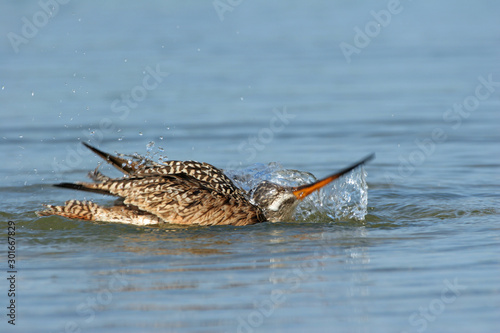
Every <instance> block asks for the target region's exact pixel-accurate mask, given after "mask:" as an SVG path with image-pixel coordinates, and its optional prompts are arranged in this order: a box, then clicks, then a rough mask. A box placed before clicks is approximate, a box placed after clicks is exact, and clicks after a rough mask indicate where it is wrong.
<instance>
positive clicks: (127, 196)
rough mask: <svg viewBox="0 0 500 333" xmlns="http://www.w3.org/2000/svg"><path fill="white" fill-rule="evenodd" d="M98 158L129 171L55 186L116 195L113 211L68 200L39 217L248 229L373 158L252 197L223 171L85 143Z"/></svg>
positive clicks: (280, 216) (279, 217)
mask: <svg viewBox="0 0 500 333" xmlns="http://www.w3.org/2000/svg"><path fill="white" fill-rule="evenodd" d="M84 145H85V146H87V147H88V148H89V149H91V150H92V151H93V152H95V153H96V154H97V155H99V156H101V157H102V158H104V159H105V160H106V161H108V162H109V163H111V164H112V165H113V166H115V167H116V168H117V169H119V170H121V171H122V172H124V173H125V176H124V177H122V178H116V179H114V178H110V177H107V176H104V175H103V174H101V173H100V172H99V171H98V170H97V169H96V170H94V171H93V172H91V173H90V174H89V176H90V178H91V179H93V180H94V181H95V182H94V183H84V182H78V183H61V184H56V185H55V186H58V187H63V188H70V189H77V190H83V191H90V192H96V193H101V194H108V195H113V196H117V197H119V198H121V200H118V202H115V205H114V206H112V207H103V206H100V205H98V204H96V203H93V202H89V201H78V200H70V201H67V202H66V203H65V205H64V206H52V205H46V207H47V209H46V210H44V211H41V212H37V214H38V215H39V216H48V215H61V216H65V217H68V218H75V219H82V220H90V221H104V222H120V223H130V224H136V225H150V224H162V223H175V224H189V225H235V226H240V225H250V224H256V223H260V222H264V221H271V222H276V221H283V220H287V219H291V218H292V216H293V212H294V210H295V207H296V206H297V204H298V203H299V201H300V200H302V199H303V198H305V197H306V196H307V195H309V194H310V193H312V192H313V191H315V190H317V189H319V188H321V187H323V186H324V185H326V184H328V183H329V182H331V181H333V180H334V179H337V178H339V177H340V176H342V175H343V174H345V173H347V172H350V171H351V170H353V169H354V168H356V167H358V166H360V165H361V164H363V163H365V162H367V161H369V160H371V159H372V158H373V157H374V155H373V154H372V155H370V156H368V157H367V158H365V159H363V160H362V161H360V162H358V163H356V164H354V165H352V166H350V167H348V168H345V169H343V170H341V171H340V172H338V173H336V174H333V175H331V176H329V177H326V178H324V179H322V180H319V181H317V182H314V183H312V184H307V185H303V186H298V187H286V186H280V185H277V184H273V183H270V182H262V183H260V184H259V185H258V186H257V188H256V189H255V190H253V191H251V192H250V193H246V192H245V191H244V190H243V189H240V188H238V187H236V185H234V183H233V182H232V181H231V179H229V178H228V177H227V176H226V175H225V174H224V173H223V172H222V171H221V170H220V169H217V168H216V167H214V166H213V165H210V164H208V163H200V162H195V161H167V162H165V163H162V164H160V163H157V162H154V161H151V160H148V159H143V160H140V159H139V158H138V157H134V158H132V159H124V158H122V157H118V156H112V155H110V154H107V153H105V152H103V151H101V150H99V149H97V148H95V147H92V146H90V145H88V144H86V143H84Z"/></svg>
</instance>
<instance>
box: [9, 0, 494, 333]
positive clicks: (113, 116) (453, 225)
mask: <svg viewBox="0 0 500 333" xmlns="http://www.w3.org/2000/svg"><path fill="white" fill-rule="evenodd" d="M221 3H226V2H225V1H222V2H221ZM233 3H237V2H233ZM387 6H388V2H387V1H370V3H366V4H357V3H356V4H355V3H351V2H349V3H347V2H345V3H344V2H328V3H326V2H320V1H312V2H300V1H275V2H273V3H272V4H269V3H268V2H265V1H243V2H240V3H239V4H237V5H236V6H234V5H233V6H231V8H230V9H231V10H227V11H225V12H221V13H219V14H220V15H219V14H218V12H217V11H216V9H215V8H214V5H213V3H212V2H211V1H205V2H203V3H202V2H198V1H188V2H182V4H181V3H179V4H166V3H164V2H163V1H156V2H150V3H148V4H143V3H138V2H127V4H124V3H123V2H120V3H118V2H108V3H106V4H97V3H82V2H68V3H67V4H64V5H62V4H60V5H59V6H58V7H57V9H56V8H55V7H53V6H51V8H52V16H51V17H50V19H47V20H46V21H44V17H46V16H44V14H43V13H44V11H43V9H42V8H41V7H40V4H39V3H38V2H36V1H24V2H12V3H4V4H2V5H0V7H1V10H0V22H1V23H0V27H1V28H2V29H1V30H2V34H1V36H2V44H1V46H0V56H1V59H2V61H1V63H0V89H1V90H0V101H1V112H0V132H1V133H0V141H1V144H0V153H1V156H2V164H1V165H0V179H1V180H2V182H1V184H0V227H1V233H2V235H1V237H2V240H1V241H0V245H1V246H2V249H1V251H0V253H2V259H1V260H0V261H1V262H2V264H1V267H2V272H3V273H2V278H1V279H0V280H1V281H3V282H1V283H0V288H1V290H0V295H1V297H0V305H1V308H2V309H3V311H2V316H1V318H3V319H2V320H1V324H0V325H1V331H2V332H6V331H9V332H10V331H12V332H34V331H43V332H90V331H98V332H141V331H142V332H150V331H161V332H163V331H167V332H304V331H306V330H307V331H311V332H330V331H334V332H495V331H496V330H497V329H498V327H500V289H499V286H500V278H499V277H500V257H499V244H500V227H499V222H500V210H499V202H500V200H499V199H500V195H499V193H500V186H499V185H500V177H499V172H498V171H499V166H500V156H499V150H498V144H499V141H500V135H499V124H500V113H499V107H500V98H499V97H500V94H499V92H500V83H498V82H500V70H499V65H498V64H499V58H500V44H499V43H498V38H499V36H500V26H499V25H498V12H499V10H500V5H499V3H498V2H496V1H480V2H475V3H474V4H471V3H470V2H467V1H451V0H450V1H440V2H439V3H435V2H429V1H417V2H416V1H413V2H410V1H401V6H400V7H398V8H397V10H393V13H392V14H390V17H389V16H388V15H387V13H390V12H389V11H388V7H387ZM382 10H384V11H385V12H381V11H382ZM371 11H374V12H375V16H377V17H378V18H379V21H380V22H379V23H380V25H377V24H376V23H375V18H374V15H373V14H370V12H371ZM384 13H385V16H384ZM23 17H25V18H26V19H23ZM221 18H223V20H221ZM34 19H37V20H39V21H36V23H37V26H34V27H35V28H36V31H34V30H33V31H30V30H29V27H24V25H26V24H27V23H26V21H29V22H31V23H33V20H34ZM356 27H357V28H356ZM358 28H359V29H358ZM365 28H366V29H372V30H369V31H368V32H367V33H368V34H366V33H365V34H366V35H365V36H364V37H363V36H362V35H359V31H360V30H361V31H365ZM23 29H24V30H23ZM27 29H28V30H27ZM13 34H15V35H17V36H19V38H24V39H22V42H19V39H16V40H17V41H18V42H17V44H16V42H12V38H14V37H12V36H14V35H13ZM16 40H15V41H16ZM341 43H344V44H341ZM347 44H348V45H350V47H351V49H349V50H352V48H356V51H355V52H354V51H353V52H352V53H351V54H349V52H348V53H346V54H347V57H346V55H345V54H343V52H342V49H341V47H340V45H344V51H345V45H347ZM16 51H17V52H16ZM344 53H345V52H344ZM348 60H349V61H350V62H349V61H348ZM167 73H168V74H167ZM488 81H490V83H488ZM485 82H486V83H485ZM454 104H456V105H457V106H454ZM80 141H86V142H89V143H92V144H95V145H97V146H99V147H101V148H102V149H104V150H107V151H110V152H116V151H118V152H123V153H129V154H132V153H134V152H137V153H139V154H143V155H149V156H150V157H152V158H155V159H157V158H159V157H166V158H171V159H194V160H199V161H206V162H209V163H212V164H214V165H216V166H218V167H221V168H225V169H240V168H241V169H246V170H249V169H248V168H262V167H264V168H265V166H266V165H267V163H269V162H279V163H280V165H282V166H283V168H286V169H294V170H301V171H308V172H311V173H313V174H314V175H316V176H317V177H322V176H325V175H327V174H328V173H330V172H332V171H334V170H337V169H340V168H342V167H344V166H346V165H348V164H349V163H351V162H354V161H356V160H358V159H360V158H362V157H363V156H365V155H366V154H368V153H370V152H376V153H377V159H376V160H375V161H374V162H372V163H370V164H369V165H367V166H366V167H365V171H366V172H367V178H366V180H367V182H368V187H369V191H368V206H367V215H366V216H365V219H364V220H356V219H349V218H336V219H332V218H331V217H329V216H328V214H327V213H328V212H325V211H324V210H323V211H322V212H321V213H319V214H312V215H311V216H309V217H308V218H307V219H306V220H304V219H301V218H300V217H298V218H297V221H288V222H283V223H276V224H262V225H256V226H249V227H210V228H197V227H192V228H180V227H176V226H167V227H163V228H138V227H133V226H126V225H116V224H106V223H89V222H84V221H73V220H68V219H65V218H60V217H49V218H39V217H36V215H35V213H34V212H35V211H36V210H38V209H40V208H41V206H40V205H41V203H50V204H61V203H62V202H64V201H65V200H68V199H72V198H76V199H85V198H87V199H94V200H96V201H99V202H102V203H110V202H111V199H109V198H106V197H102V196H98V195H95V196H89V195H88V194H85V193H76V192H72V191H64V190H61V189H57V188H54V187H51V186H50V184H53V183H56V182H60V181H81V180H85V177H86V173H87V172H88V171H89V170H93V169H94V168H95V166H96V165H97V163H98V162H99V161H98V158H97V157H96V156H94V155H93V154H91V153H89V152H86V151H85V150H84V149H83V146H82V145H81V143H80ZM153 142H154V144H153ZM259 163H260V164H259ZM256 165H257V166H256ZM101 168H102V170H103V172H105V173H108V174H110V175H113V176H118V175H119V174H118V173H117V172H116V171H114V170H111V169H110V167H108V166H105V165H103V166H102V167H101ZM344 181H345V180H344ZM339 184H341V183H339ZM339 184H337V185H335V186H340V185H339ZM331 190H332V191H335V190H336V189H335V188H331ZM330 215H331V214H330ZM8 221H13V222H14V223H15V225H16V236H15V239H16V264H15V265H16V266H15V268H16V269H17V273H16V281H15V288H16V296H15V301H16V319H15V323H16V325H15V327H14V326H13V325H10V324H8V322H7V320H8V319H9V318H8V317H7V316H6V313H7V309H6V307H7V306H8V304H9V302H10V299H11V298H10V297H8V295H7V294H8V290H9V285H8V283H7V282H8V281H7V279H6V278H7V277H8V276H9V275H8V273H7V270H8V266H7V232H8V229H7V227H8Z"/></svg>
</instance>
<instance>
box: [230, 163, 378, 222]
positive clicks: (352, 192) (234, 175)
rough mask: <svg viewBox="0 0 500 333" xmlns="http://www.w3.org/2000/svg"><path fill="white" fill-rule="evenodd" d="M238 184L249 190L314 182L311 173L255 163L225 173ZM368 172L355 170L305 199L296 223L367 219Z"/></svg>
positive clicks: (296, 216)
mask: <svg viewBox="0 0 500 333" xmlns="http://www.w3.org/2000/svg"><path fill="white" fill-rule="evenodd" d="M225 173H226V175H227V176H228V177H229V178H231V179H232V180H233V181H234V182H235V184H236V185H237V186H239V187H241V188H243V189H244V190H246V191H249V190H251V189H253V188H255V187H256V186H257V185H258V184H259V183H260V182H262V181H264V180H267V181H271V182H273V183H276V184H279V185H283V186H299V185H304V184H308V183H312V182H315V181H316V180H317V179H316V177H314V175H312V174H311V173H309V172H304V171H298V170H290V169H284V168H283V167H282V166H281V165H280V164H279V163H276V162H272V163H269V164H267V165H265V164H255V165H253V166H251V167H248V168H246V169H241V170H225ZM366 176H367V174H366V171H365V170H364V169H363V167H359V168H356V169H355V170H353V171H352V172H350V173H349V174H347V175H345V176H343V177H341V178H339V179H337V180H335V181H333V182H332V183H330V184H328V185H327V186H325V187H324V188H322V189H321V190H319V191H316V192H314V193H312V194H311V195H309V196H308V197H306V198H305V199H304V200H303V201H302V202H301V203H300V204H299V206H298V207H297V210H296V213H295V219H296V220H297V221H308V222H313V221H318V220H346V219H348V220H349V219H355V220H364V219H365V216H366V214H367V213H368V212H367V207H368V185H367V183H366Z"/></svg>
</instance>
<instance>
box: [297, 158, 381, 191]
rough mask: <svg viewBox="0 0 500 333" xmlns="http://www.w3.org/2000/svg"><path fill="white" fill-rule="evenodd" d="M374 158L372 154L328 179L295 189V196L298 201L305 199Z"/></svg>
mask: <svg viewBox="0 0 500 333" xmlns="http://www.w3.org/2000/svg"><path fill="white" fill-rule="evenodd" d="M374 158H375V154H371V155H369V156H367V157H365V158H364V159H362V160H361V161H359V162H357V163H354V164H353V165H351V166H348V167H347V168H344V169H342V170H340V171H339V172H337V173H334V174H333V175H330V176H328V177H325V178H323V179H320V180H318V181H317V182H314V183H312V184H306V185H302V186H297V187H293V188H292V191H293V194H294V195H295V196H296V197H297V199H299V200H302V199H304V198H305V197H307V196H308V195H309V194H311V193H313V192H314V191H316V190H319V189H320V188H322V187H324V186H325V185H327V184H329V183H331V182H332V181H334V180H335V179H337V178H339V177H342V176H343V175H345V174H346V173H348V172H350V171H352V170H354V169H356V168H357V167H359V166H360V165H362V164H365V163H366V162H368V161H371V160H372V159H374Z"/></svg>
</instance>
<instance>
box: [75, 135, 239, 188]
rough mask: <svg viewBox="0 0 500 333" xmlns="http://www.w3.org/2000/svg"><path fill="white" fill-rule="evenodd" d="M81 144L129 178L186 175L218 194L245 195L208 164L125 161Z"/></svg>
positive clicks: (130, 159) (143, 160)
mask: <svg viewBox="0 0 500 333" xmlns="http://www.w3.org/2000/svg"><path fill="white" fill-rule="evenodd" d="M83 144H84V145H85V146H86V147H87V148H89V149H90V150H92V151H93V152H94V153H96V154H97V155H98V156H100V157H102V158H103V159H104V160H106V161H107V162H108V163H110V164H111V165H113V166H114V167H115V168H117V169H118V170H120V171H122V172H123V173H125V174H127V175H129V176H135V177H139V176H154V175H158V176H160V175H174V174H186V175H189V176H191V177H193V178H195V179H197V180H200V181H203V182H205V183H207V184H206V185H207V186H209V187H211V188H212V189H214V190H216V191H218V192H221V193H224V194H245V192H244V191H243V190H241V189H239V188H238V187H236V185H234V183H233V181H232V180H231V179H229V178H228V177H227V176H226V175H225V174H224V173H223V172H222V171H221V170H220V169H218V168H216V167H214V166H213V165H211V164H208V163H200V162H196V161H173V160H172V161H165V162H163V163H157V162H154V161H151V160H149V159H146V158H143V159H142V160H140V161H139V160H137V159H134V158H133V157H131V158H129V159H125V158H122V157H118V156H113V155H111V154H108V153H106V152H104V151H102V150H99V149H97V148H95V147H92V146H91V145H89V144H88V143H85V142H83Z"/></svg>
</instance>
